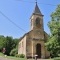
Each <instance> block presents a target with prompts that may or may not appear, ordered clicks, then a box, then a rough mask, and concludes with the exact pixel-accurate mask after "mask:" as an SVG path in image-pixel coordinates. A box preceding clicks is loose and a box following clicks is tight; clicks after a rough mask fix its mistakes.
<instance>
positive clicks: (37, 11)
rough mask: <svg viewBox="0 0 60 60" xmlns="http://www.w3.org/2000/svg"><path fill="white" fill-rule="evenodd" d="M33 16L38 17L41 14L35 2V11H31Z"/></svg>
mask: <svg viewBox="0 0 60 60" xmlns="http://www.w3.org/2000/svg"><path fill="white" fill-rule="evenodd" d="M33 14H39V15H42V13H41V11H40V9H39V7H38V5H37V2H36V5H35V9H34V11H33Z"/></svg>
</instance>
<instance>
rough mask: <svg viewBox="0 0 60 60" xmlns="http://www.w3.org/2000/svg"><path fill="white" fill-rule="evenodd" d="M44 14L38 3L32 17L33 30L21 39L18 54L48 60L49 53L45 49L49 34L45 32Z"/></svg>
mask: <svg viewBox="0 0 60 60" xmlns="http://www.w3.org/2000/svg"><path fill="white" fill-rule="evenodd" d="M43 16H44V15H43V14H42V13H41V11H40V9H39V7H38V4H37V2H36V5H35V8H34V11H33V13H32V15H31V17H30V21H31V23H30V24H31V29H30V31H29V32H27V33H26V34H24V36H22V37H21V38H20V41H19V43H18V54H24V55H25V57H26V58H34V56H35V55H37V58H48V57H49V56H50V54H49V52H48V51H47V49H46V47H45V42H46V41H47V38H48V34H47V33H46V32H45V31H44V24H43Z"/></svg>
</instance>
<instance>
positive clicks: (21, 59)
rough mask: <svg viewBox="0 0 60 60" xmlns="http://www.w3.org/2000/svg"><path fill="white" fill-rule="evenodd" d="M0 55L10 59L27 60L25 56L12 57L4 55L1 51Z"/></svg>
mask: <svg viewBox="0 0 60 60" xmlns="http://www.w3.org/2000/svg"><path fill="white" fill-rule="evenodd" d="M0 57H3V58H8V59H11V60H27V59H26V58H17V57H13V56H5V55H4V54H2V53H0Z"/></svg>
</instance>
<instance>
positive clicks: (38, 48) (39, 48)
mask: <svg viewBox="0 0 60 60" xmlns="http://www.w3.org/2000/svg"><path fill="white" fill-rule="evenodd" d="M36 54H37V55H38V56H37V58H41V44H37V45H36Z"/></svg>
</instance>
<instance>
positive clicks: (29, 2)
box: [16, 0, 57, 6]
mask: <svg viewBox="0 0 60 60" xmlns="http://www.w3.org/2000/svg"><path fill="white" fill-rule="evenodd" d="M16 1H21V2H28V3H35V2H32V1H23V0H16ZM37 3H38V4H43V5H50V6H57V5H54V4H46V3H39V2H37Z"/></svg>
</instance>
